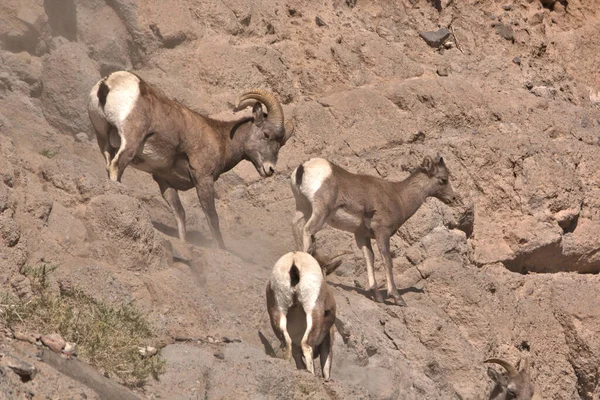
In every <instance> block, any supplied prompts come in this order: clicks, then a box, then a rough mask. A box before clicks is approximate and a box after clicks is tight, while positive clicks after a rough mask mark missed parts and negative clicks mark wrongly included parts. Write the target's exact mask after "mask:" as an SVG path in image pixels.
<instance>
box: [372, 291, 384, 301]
mask: <svg viewBox="0 0 600 400" xmlns="http://www.w3.org/2000/svg"><path fill="white" fill-rule="evenodd" d="M373 299H375V301H376V302H377V303H383V296H382V295H381V292H380V291H379V290H377V291H375V292H374V293H373Z"/></svg>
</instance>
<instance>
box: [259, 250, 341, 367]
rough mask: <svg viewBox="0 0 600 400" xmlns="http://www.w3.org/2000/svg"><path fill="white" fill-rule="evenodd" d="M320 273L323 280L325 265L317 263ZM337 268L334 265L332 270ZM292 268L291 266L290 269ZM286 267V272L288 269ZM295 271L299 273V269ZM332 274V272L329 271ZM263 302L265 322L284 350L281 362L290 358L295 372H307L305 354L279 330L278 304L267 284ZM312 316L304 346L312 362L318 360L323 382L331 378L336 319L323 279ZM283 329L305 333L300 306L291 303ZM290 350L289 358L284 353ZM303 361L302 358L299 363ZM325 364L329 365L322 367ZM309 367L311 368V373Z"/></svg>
mask: <svg viewBox="0 0 600 400" xmlns="http://www.w3.org/2000/svg"><path fill="white" fill-rule="evenodd" d="M318 262H319V265H320V266H321V271H322V273H323V277H324V278H325V277H326V275H327V274H328V272H329V271H327V268H328V265H325V264H322V263H321V262H320V261H318ZM337 265H339V264H338V263H336V267H337ZM292 267H293V266H292ZM292 267H290V268H292ZM297 268H300V269H302V266H301V265H299V266H298V267H297ZM331 272H333V271H331ZM266 299H267V311H268V313H269V319H270V322H271V328H273V332H274V333H275V336H276V337H277V339H279V341H280V342H281V348H282V349H284V358H286V359H289V357H290V356H292V357H293V358H294V361H295V364H296V368H298V369H308V368H307V367H308V366H307V363H306V357H305V350H303V348H302V343H300V342H298V341H297V340H295V338H294V337H292V338H291V343H288V341H287V339H286V337H285V334H284V332H283V331H282V330H281V328H280V326H279V321H280V318H281V311H280V307H279V306H278V304H276V300H275V295H274V291H273V288H272V287H271V281H269V282H268V283H267V288H266ZM311 316H312V329H311V330H310V332H309V333H308V338H307V341H306V345H307V346H308V347H309V348H310V350H309V351H310V354H312V359H311V360H309V362H311V363H312V361H313V360H314V359H315V358H319V360H320V364H321V372H322V375H323V377H324V378H325V379H329V377H330V374H331V363H332V360H333V340H334V324H335V318H336V303H335V298H334V297H333V293H332V292H331V289H330V288H329V285H328V284H327V282H326V280H325V279H323V283H322V285H321V287H320V289H319V295H318V297H317V301H316V304H315V307H314V309H313V310H312V313H311ZM286 319H287V326H288V327H291V326H296V327H297V329H298V327H299V329H300V330H301V331H303V332H305V331H306V314H305V312H304V309H303V308H302V305H301V304H298V302H296V301H294V305H293V306H292V307H291V308H290V309H289V310H288V311H287V314H286ZM290 350H291V354H290V353H288V352H289V351H290ZM303 357H305V358H304V359H303ZM328 360H329V365H326V363H327V361H328ZM312 368H313V367H312V365H311V368H310V369H312Z"/></svg>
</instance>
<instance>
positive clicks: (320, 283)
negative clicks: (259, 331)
mask: <svg viewBox="0 0 600 400" xmlns="http://www.w3.org/2000/svg"><path fill="white" fill-rule="evenodd" d="M324 264H325V263H324ZM330 265H331V264H330ZM337 265H339V263H336V264H335V266H336V267H337ZM334 269H335V267H333V268H329V269H326V266H325V265H322V266H321V265H320V264H319V262H318V261H317V260H316V259H315V258H313V257H312V256H311V255H310V254H307V253H303V252H291V253H287V254H286V255H284V256H283V257H281V258H280V259H279V260H278V261H277V262H276V263H275V267H274V268H273V272H272V273H271V277H270V279H269V282H268V284H267V311H268V312H269V317H270V319H271V327H272V328H273V331H274V332H275V335H276V336H277V338H278V339H279V340H280V342H281V348H282V349H283V355H284V358H285V359H286V360H289V359H290V356H293V357H294V361H295V362H296V367H297V368H298V369H308V370H309V371H310V372H311V373H312V374H314V373H315V367H314V363H313V361H314V358H316V357H320V359H321V371H322V373H323V378H325V379H326V380H328V379H329V377H330V375H331V362H332V358H333V337H334V328H333V324H334V322H335V299H334V298H333V294H332V293H331V291H330V290H329V286H328V285H327V282H326V280H325V276H326V275H327V274H329V273H331V272H333V270H334ZM303 357H304V359H303Z"/></svg>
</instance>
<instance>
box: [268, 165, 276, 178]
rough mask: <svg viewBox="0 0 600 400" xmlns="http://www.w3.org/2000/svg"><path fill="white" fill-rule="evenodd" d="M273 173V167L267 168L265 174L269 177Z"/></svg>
mask: <svg viewBox="0 0 600 400" xmlns="http://www.w3.org/2000/svg"><path fill="white" fill-rule="evenodd" d="M274 173H275V168H273V167H269V170H268V171H267V174H268V175H269V176H271V175H273V174H274Z"/></svg>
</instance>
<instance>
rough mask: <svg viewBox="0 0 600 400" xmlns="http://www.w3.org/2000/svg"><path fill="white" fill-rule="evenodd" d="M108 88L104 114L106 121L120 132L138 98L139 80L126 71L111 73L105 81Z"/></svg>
mask: <svg viewBox="0 0 600 400" xmlns="http://www.w3.org/2000/svg"><path fill="white" fill-rule="evenodd" d="M106 85H107V86H108V88H109V92H108V96H107V97H106V104H105V105H104V114H105V115H106V119H107V120H108V121H109V122H110V123H111V124H112V125H114V126H116V127H117V128H119V130H121V128H122V126H123V122H124V121H125V120H126V119H127V117H128V116H129V114H130V113H131V110H133V107H135V103H136V102H137V100H138V98H139V96H140V80H139V78H138V77H137V76H135V75H134V74H132V73H130V72H126V71H117V72H114V73H112V74H111V75H110V76H109V77H108V79H107V80H106Z"/></svg>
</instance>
